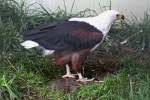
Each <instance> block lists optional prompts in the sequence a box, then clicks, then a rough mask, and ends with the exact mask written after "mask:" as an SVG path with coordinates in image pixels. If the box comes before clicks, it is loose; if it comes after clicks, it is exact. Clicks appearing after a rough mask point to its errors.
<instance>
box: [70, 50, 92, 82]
mask: <svg viewBox="0 0 150 100" xmlns="http://www.w3.org/2000/svg"><path fill="white" fill-rule="evenodd" d="M81 53H82V52H81ZM83 61H84V59H82V58H81V55H80V54H79V53H74V54H73V56H72V67H73V69H74V70H75V71H76V72H77V75H78V77H79V79H78V80H77V81H79V82H82V83H86V82H89V81H93V80H94V78H92V79H87V78H84V77H83V76H82V74H81V72H80V65H81V63H82V62H83Z"/></svg>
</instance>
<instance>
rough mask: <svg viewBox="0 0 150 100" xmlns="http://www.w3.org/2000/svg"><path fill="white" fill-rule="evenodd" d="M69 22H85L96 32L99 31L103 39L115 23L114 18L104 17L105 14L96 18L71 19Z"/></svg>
mask: <svg viewBox="0 0 150 100" xmlns="http://www.w3.org/2000/svg"><path fill="white" fill-rule="evenodd" d="M69 21H80V22H86V23H88V24H90V25H92V26H94V27H96V28H97V29H98V30H100V31H101V32H102V33H103V35H104V37H105V36H106V35H107V33H108V32H109V30H110V28H111V25H112V23H113V22H114V21H115V18H114V17H112V16H110V15H106V14H103V13H102V14H100V15H98V16H96V17H87V18H71V19H69Z"/></svg>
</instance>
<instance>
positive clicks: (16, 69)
mask: <svg viewBox="0 0 150 100" xmlns="http://www.w3.org/2000/svg"><path fill="white" fill-rule="evenodd" d="M6 8H7V9H6ZM29 10H30V11H32V12H34V13H33V14H32V15H30V16H29V15H28V13H27V12H28V11H29ZM87 12H89V10H87ZM93 14H95V12H94V11H93ZM75 15H80V16H85V15H86V11H82V12H80V13H79V14H68V13H66V12H65V11H64V10H61V9H58V10H57V11H56V12H50V11H47V10H46V9H45V8H44V7H42V6H41V9H40V10H31V9H30V8H29V7H26V4H25V2H22V3H21V4H18V3H17V2H15V1H13V0H0V100H22V99H25V100H28V99H29V100H30V99H31V100H36V99H37V100H38V99H41V100H49V99H50V100H51V99H52V100H150V67H149V65H142V64H137V62H136V61H135V60H134V58H130V57H124V58H121V60H120V61H118V63H119V64H120V70H119V71H117V72H115V73H113V74H111V75H108V76H106V77H105V78H104V82H103V83H93V84H90V85H84V86H81V87H80V88H79V89H77V90H75V91H73V92H70V93H66V92H63V91H58V90H53V89H50V88H49V85H48V82H49V81H50V80H51V79H54V78H55V77H56V76H57V75H58V74H59V73H62V71H61V70H58V69H57V68H58V67H57V66H56V65H54V64H53V63H52V59H51V58H50V57H46V58H43V57H42V56H41V55H40V53H39V52H38V51H37V50H34V49H32V50H25V49H24V48H22V47H21V46H20V42H22V41H23V40H22V36H21V35H20V33H21V32H22V31H23V30H26V29H27V28H32V27H35V26H37V25H38V24H39V23H40V22H44V21H46V20H48V21H51V22H52V21H57V20H63V19H68V18H69V17H70V16H75ZM149 23H150V21H149V19H147V17H146V18H144V20H143V21H142V23H140V24H136V25H133V24H130V25H126V24H123V26H121V25H120V24H119V25H117V27H118V26H119V27H121V28H122V27H123V29H124V30H123V31H114V30H112V32H111V37H112V40H115V38H116V37H119V39H122V38H121V37H123V38H126V37H127V36H129V35H130V33H133V32H137V31H136V30H138V31H139V30H140V29H139V28H138V27H139V25H140V26H142V27H141V28H142V30H143V31H142V33H143V34H142V36H140V35H138V37H137V39H135V40H136V41H138V43H136V45H140V47H142V46H143V45H141V43H144V46H145V45H147V46H148V44H149V41H148V40H147V39H146V38H148V35H149V34H148V33H149V31H150V29H149V28H148V25H149ZM144 26H146V27H144ZM132 27H133V28H132ZM126 33H129V34H127V35H125V34H126ZM114 34H118V35H117V36H116V35H114ZM140 39H141V41H143V42H141V41H139V40H140ZM110 43H111V42H110ZM134 43H135V42H134Z"/></svg>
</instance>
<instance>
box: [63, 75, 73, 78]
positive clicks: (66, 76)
mask: <svg viewBox="0 0 150 100" xmlns="http://www.w3.org/2000/svg"><path fill="white" fill-rule="evenodd" d="M62 78H75V76H74V75H73V74H66V75H63V76H62Z"/></svg>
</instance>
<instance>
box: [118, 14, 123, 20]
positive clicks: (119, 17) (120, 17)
mask: <svg viewBox="0 0 150 100" xmlns="http://www.w3.org/2000/svg"><path fill="white" fill-rule="evenodd" d="M116 17H117V19H119V20H124V19H125V17H124V15H121V14H117V15H116Z"/></svg>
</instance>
